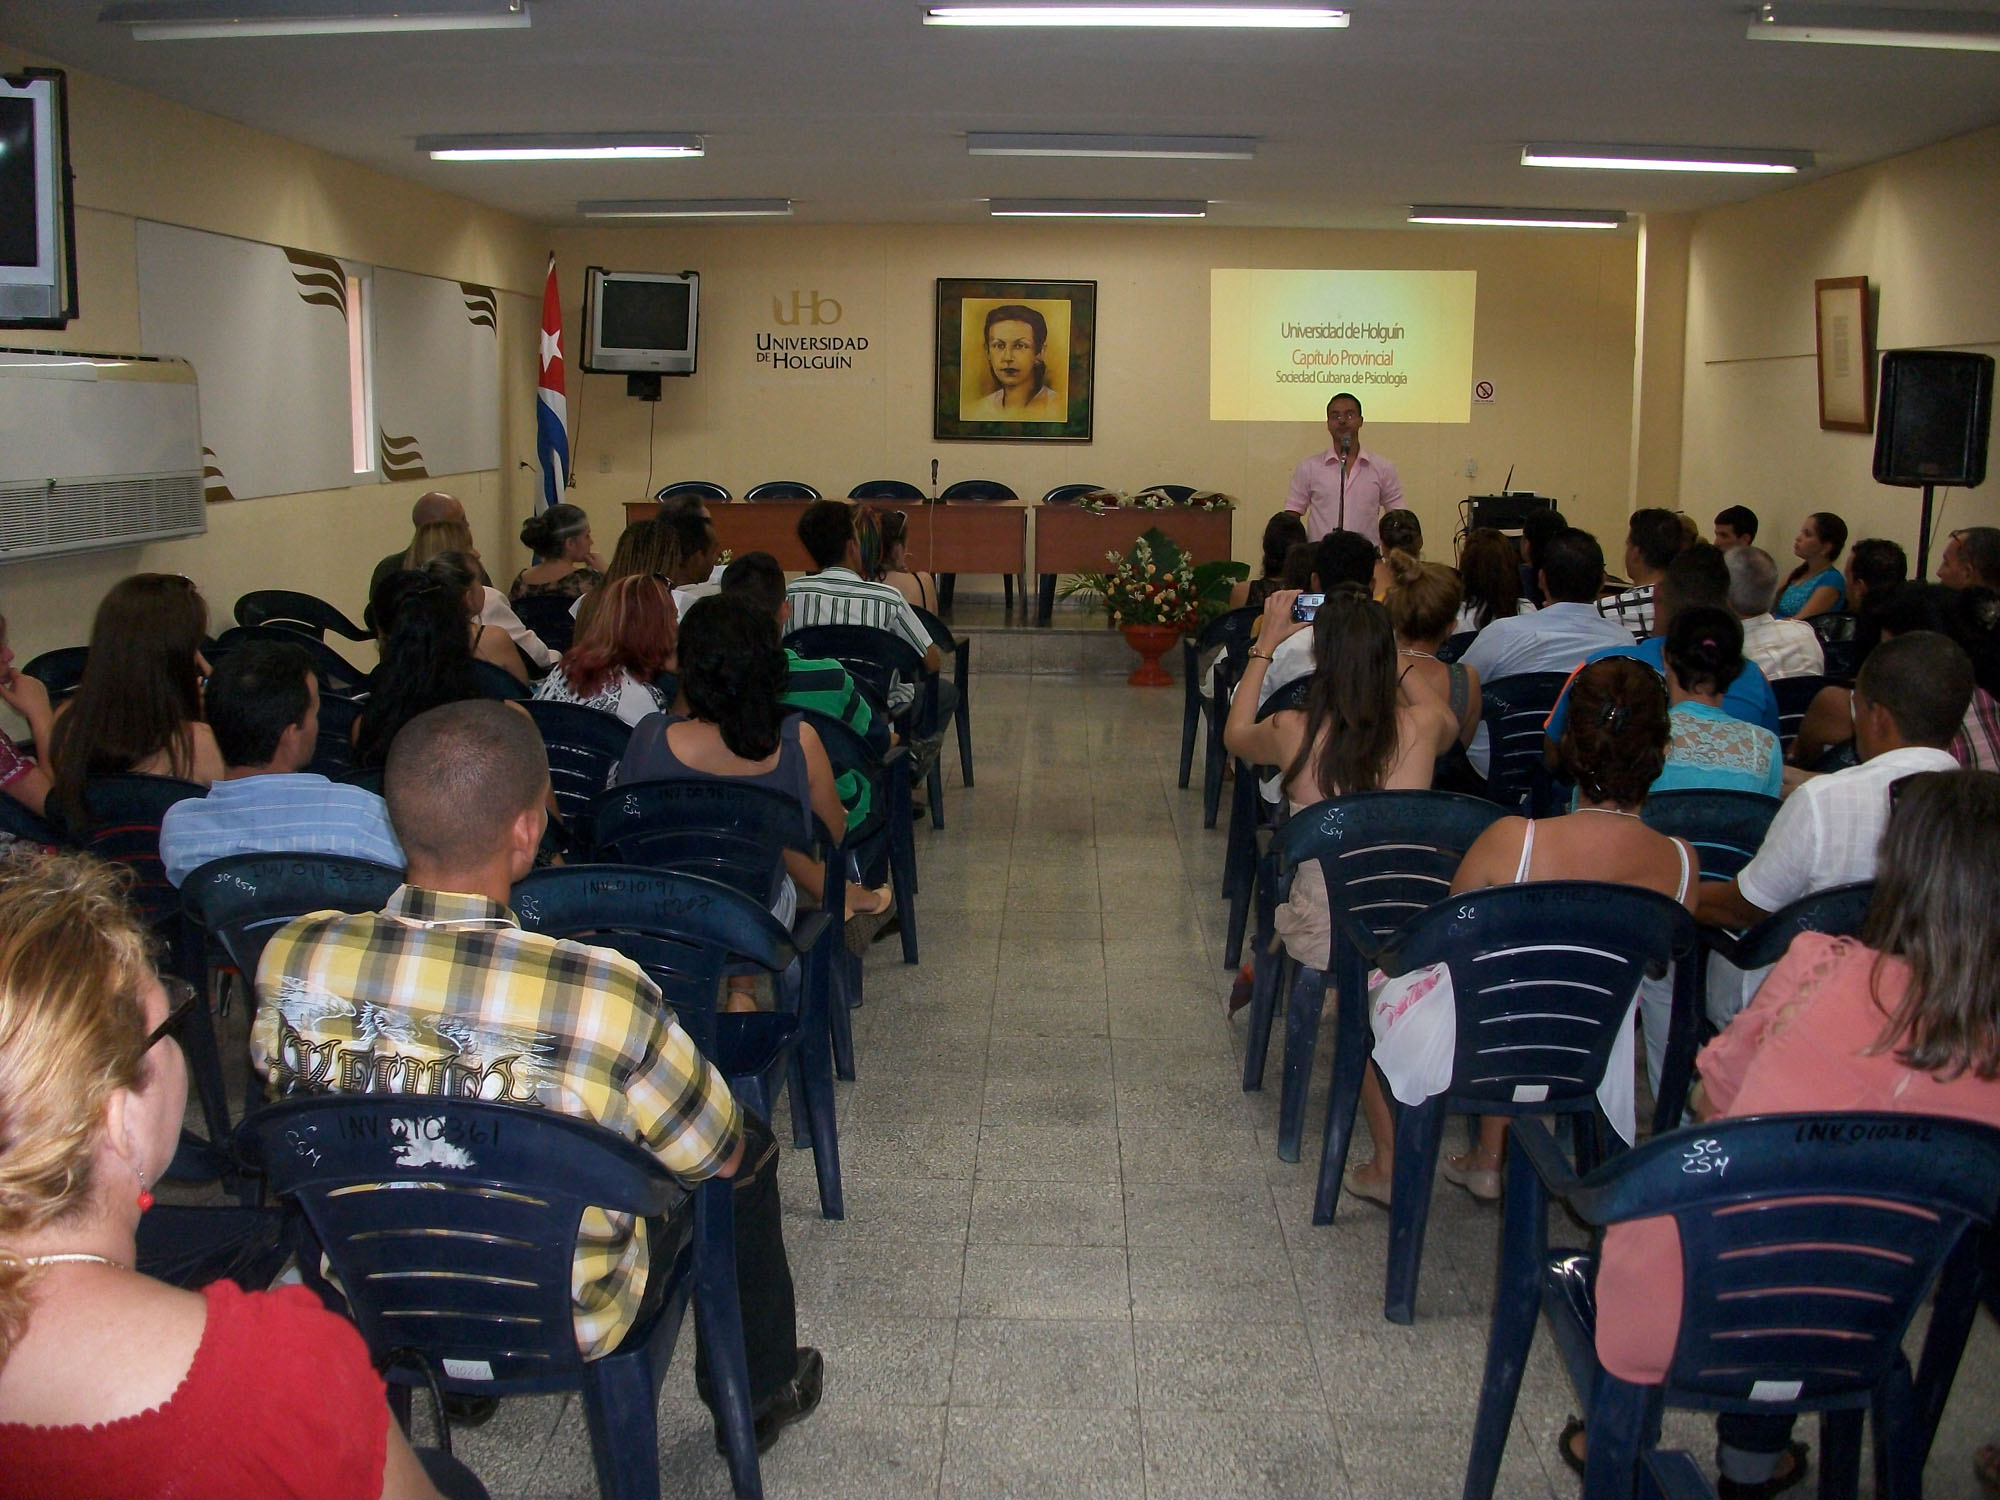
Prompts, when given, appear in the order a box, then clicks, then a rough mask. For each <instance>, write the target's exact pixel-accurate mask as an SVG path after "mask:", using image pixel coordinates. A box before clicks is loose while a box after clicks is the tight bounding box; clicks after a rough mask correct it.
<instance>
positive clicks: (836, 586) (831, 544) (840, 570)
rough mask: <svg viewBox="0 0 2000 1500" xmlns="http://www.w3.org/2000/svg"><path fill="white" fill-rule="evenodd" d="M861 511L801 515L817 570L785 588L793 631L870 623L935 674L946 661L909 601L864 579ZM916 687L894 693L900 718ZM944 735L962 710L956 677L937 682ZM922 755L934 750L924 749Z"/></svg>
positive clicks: (820, 503)
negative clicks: (857, 522)
mask: <svg viewBox="0 0 2000 1500" xmlns="http://www.w3.org/2000/svg"><path fill="white" fill-rule="evenodd" d="M855 510H856V507H855V506H854V505H852V504H851V503H849V502H848V501H845V500H815V501H814V502H813V503H812V504H811V505H808V506H807V507H806V508H805V512H804V514H802V515H801V516H800V517H799V541H800V543H801V544H802V545H803V546H804V547H805V549H806V555H807V556H808V557H810V558H811V559H812V561H813V571H812V572H811V573H809V574H807V575H806V576H805V577H804V578H801V579H798V580H797V581H796V582H794V583H793V584H792V585H791V587H789V588H788V589H786V590H785V597H786V598H787V599H789V600H790V601H791V605H792V622H791V628H792V629H793V630H804V629H806V628H807V627H808V626H812V625H865V626H867V627H869V628H870V629H872V630H886V631H888V632H889V633H890V634H891V635H894V636H896V637H898V638H900V639H901V640H902V642H903V644H904V645H906V646H908V647H909V648H910V649H911V650H913V651H915V652H916V653H917V654H918V655H919V656H921V657H922V658H923V659H924V670H925V671H926V672H935V671H937V669H938V664H939V663H940V662H941V661H942V660H943V658H942V657H941V656H940V655H939V653H938V648H937V644H936V642H934V641H933V640H932V639H931V635H930V632H929V631H928V630H926V629H925V628H924V622H923V621H922V619H920V618H919V617H918V615H917V612H916V611H915V610H914V609H912V608H911V607H910V602H909V600H907V599H905V598H904V597H903V596H902V594H900V593H898V592H897V591H896V590H895V589H893V588H891V587H889V585H888V584H886V583H871V582H869V581H868V580H867V579H865V578H863V577H862V576H861V572H860V568H861V544H860V542H859V541H858V540H857V539H856V537H855V534H854V512H855ZM916 692H917V688H916V685H915V684H914V683H899V684H897V685H896V687H895V688H894V689H892V691H891V692H890V695H889V705H888V706H889V707H890V709H892V710H893V711H894V712H895V713H896V714H898V715H899V716H900V715H901V714H902V713H903V711H904V709H906V708H907V707H908V706H909V705H910V704H911V703H913V702H914V701H915V700H916ZM937 694H938V699H937V721H938V725H939V727H940V732H941V731H942V727H943V725H944V723H945V722H946V720H947V719H949V718H950V716H951V712H952V710H953V709H954V708H956V707H957V706H958V687H957V685H956V684H955V683H953V682H952V681H951V679H950V678H948V677H947V678H940V679H939V680H938V684H937ZM917 748H918V749H919V750H920V751H925V752H927V753H928V751H929V750H930V749H931V748H932V747H930V746H928V745H919V746H918V747H917Z"/></svg>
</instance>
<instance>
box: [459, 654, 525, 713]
mask: <svg viewBox="0 0 2000 1500" xmlns="http://www.w3.org/2000/svg"><path fill="white" fill-rule="evenodd" d="M472 680H473V681H474V682H476V683H477V684H478V685H479V696H480V697H482V698H497V699H498V700H499V701H500V702H502V703H526V702H527V701H528V700H529V699H530V698H531V697H533V696H534V694H533V693H532V692H530V691H529V689H528V685H527V684H526V683H525V682H523V681H521V679H520V678H518V677H516V676H515V675H514V674H513V673H512V672H509V671H508V670H507V669H506V668H505V667H496V666H494V665H493V663H492V662H490V661H475V662H474V663H473V664H472Z"/></svg>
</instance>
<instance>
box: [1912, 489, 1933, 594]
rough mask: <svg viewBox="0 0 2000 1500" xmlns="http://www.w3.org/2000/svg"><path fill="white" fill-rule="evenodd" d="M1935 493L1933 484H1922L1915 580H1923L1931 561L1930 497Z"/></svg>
mask: <svg viewBox="0 0 2000 1500" xmlns="http://www.w3.org/2000/svg"><path fill="white" fill-rule="evenodd" d="M1936 493H1937V487H1936V486H1935V485H1929V484H1927V485H1925V486H1924V515H1923V520H1922V521H1921V522H1919V523H1918V526H1917V582H1919V583H1922V582H1923V581H1924V575H1925V574H1926V573H1928V572H1929V571H1930V563H1931V497H1932V496H1933V495H1935V494H1936Z"/></svg>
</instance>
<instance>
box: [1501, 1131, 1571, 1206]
mask: <svg viewBox="0 0 2000 1500" xmlns="http://www.w3.org/2000/svg"><path fill="white" fill-rule="evenodd" d="M1508 1134H1509V1137H1510V1138H1509V1141H1508V1149H1509V1150H1510V1151H1518V1152H1520V1153H1522V1155H1524V1156H1525V1157H1526V1158H1527V1161H1528V1165H1529V1166H1531V1167H1533V1168H1534V1170H1535V1175H1536V1176H1537V1177H1539V1178H1541V1179H1542V1186H1544V1187H1546V1188H1547V1189H1548V1190H1549V1195H1550V1196H1551V1197H1554V1198H1561V1199H1565V1200H1566V1199H1568V1197H1569V1195H1570V1194H1571V1193H1572V1192H1573V1191H1574V1190H1575V1189H1576V1185H1577V1184H1578V1183H1579V1182H1581V1181H1582V1179H1581V1178H1580V1177H1578V1176H1577V1175H1576V1168H1574V1167H1572V1166H1571V1165H1570V1163H1569V1158H1568V1157H1566V1156H1564V1155H1563V1152H1562V1147H1560V1146H1558V1145H1557V1144H1556V1138H1555V1137H1554V1136H1552V1135H1550V1134H1549V1128H1548V1126H1546V1125H1544V1124H1543V1123H1542V1122H1541V1121H1540V1120H1537V1119H1533V1118H1529V1119H1517V1120H1515V1121H1514V1125H1513V1129H1512V1130H1510V1131H1509V1132H1508Z"/></svg>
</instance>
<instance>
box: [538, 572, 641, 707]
mask: <svg viewBox="0 0 2000 1500" xmlns="http://www.w3.org/2000/svg"><path fill="white" fill-rule="evenodd" d="M591 598H592V601H593V602H592V604H591V607H590V609H589V610H588V611H586V618H585V619H584V620H582V621H581V622H580V623H579V624H578V627H577V632H576V639H575V641H574V642H572V643H571V645H570V648H569V650H567V651H565V652H564V653H563V658H562V660H561V661H559V662H557V663H556V665H555V669H554V670H553V671H551V672H550V673H549V675H548V676H546V677H544V678H543V679H542V680H541V681H540V682H539V683H537V684H536V685H535V697H536V698H538V699H540V700H542V701H543V702H547V703H576V704H580V705H581V706H583V707H584V708H594V709H596V710H597V711H598V712H600V713H607V714H616V715H617V716H618V717H619V718H621V719H623V720H624V721H625V722H626V723H627V724H637V723H638V722H639V721H640V720H641V719H643V718H645V717H646V715H647V714H653V713H658V712H659V711H660V710H661V709H664V708H667V707H669V704H668V703H667V701H666V698H665V697H664V696H663V695H662V694H661V692H660V690H659V689H658V688H657V687H655V686H654V685H653V682H654V679H655V678H657V677H659V676H660V675H661V674H662V673H663V672H670V671H672V670H673V666H674V636H675V631H676V617H675V613H674V600H673V595H672V593H671V592H670V591H669V590H668V588H667V583H666V580H665V579H662V578H655V577H654V576H652V575H651V574H650V573H649V574H645V575H638V574H634V575H631V576H629V577H625V578H620V579H619V580H617V581H616V582H615V583H606V584H602V585H600V586H599V587H598V588H596V589H594V590H593V591H592V593H591Z"/></svg>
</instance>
